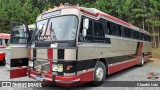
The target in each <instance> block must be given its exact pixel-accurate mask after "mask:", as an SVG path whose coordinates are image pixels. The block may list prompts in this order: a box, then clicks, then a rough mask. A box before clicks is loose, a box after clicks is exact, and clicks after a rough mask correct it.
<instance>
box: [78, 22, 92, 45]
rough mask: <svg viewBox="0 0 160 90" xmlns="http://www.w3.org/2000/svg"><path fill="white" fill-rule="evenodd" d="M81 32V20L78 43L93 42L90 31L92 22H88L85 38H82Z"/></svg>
mask: <svg viewBox="0 0 160 90" xmlns="http://www.w3.org/2000/svg"><path fill="white" fill-rule="evenodd" d="M82 30H83V19H82V21H81V27H80V31H79V38H78V41H79V42H93V40H92V34H93V30H92V20H89V27H88V30H87V35H86V37H83V36H82Z"/></svg>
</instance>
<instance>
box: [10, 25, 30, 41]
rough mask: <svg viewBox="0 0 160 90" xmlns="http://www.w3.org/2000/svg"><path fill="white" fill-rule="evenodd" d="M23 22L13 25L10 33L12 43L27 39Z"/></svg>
mask: <svg viewBox="0 0 160 90" xmlns="http://www.w3.org/2000/svg"><path fill="white" fill-rule="evenodd" d="M24 27H25V26H24V25H23V24H21V25H20V24H18V25H14V27H13V31H12V34H11V43H14V44H18V43H19V44H25V43H27V39H28V32H27V30H26V28H24Z"/></svg>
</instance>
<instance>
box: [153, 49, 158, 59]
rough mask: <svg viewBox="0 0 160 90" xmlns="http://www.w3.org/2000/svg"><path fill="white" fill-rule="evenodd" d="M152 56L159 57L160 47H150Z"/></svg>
mask: <svg viewBox="0 0 160 90" xmlns="http://www.w3.org/2000/svg"><path fill="white" fill-rule="evenodd" d="M152 57H153V58H160V48H152Z"/></svg>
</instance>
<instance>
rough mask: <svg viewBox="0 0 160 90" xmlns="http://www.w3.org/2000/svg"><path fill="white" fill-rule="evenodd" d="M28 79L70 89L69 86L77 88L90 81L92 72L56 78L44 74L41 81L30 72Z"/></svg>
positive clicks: (55, 76)
mask: <svg viewBox="0 0 160 90" xmlns="http://www.w3.org/2000/svg"><path fill="white" fill-rule="evenodd" d="M29 77H30V78H32V79H35V80H38V81H44V82H45V81H46V82H53V83H52V84H54V85H58V86H63V87H71V86H78V85H81V84H84V83H86V82H89V81H92V80H93V72H88V73H84V74H80V75H75V76H57V75H51V74H46V75H42V78H41V79H38V78H37V75H36V74H35V73H33V72H30V75H29Z"/></svg>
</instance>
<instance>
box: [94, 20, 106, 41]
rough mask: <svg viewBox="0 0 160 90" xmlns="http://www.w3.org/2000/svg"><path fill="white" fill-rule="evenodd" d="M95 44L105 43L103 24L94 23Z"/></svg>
mask: <svg viewBox="0 0 160 90" xmlns="http://www.w3.org/2000/svg"><path fill="white" fill-rule="evenodd" d="M94 42H103V43H104V42H105V33H104V26H103V24H102V23H99V22H94Z"/></svg>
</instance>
